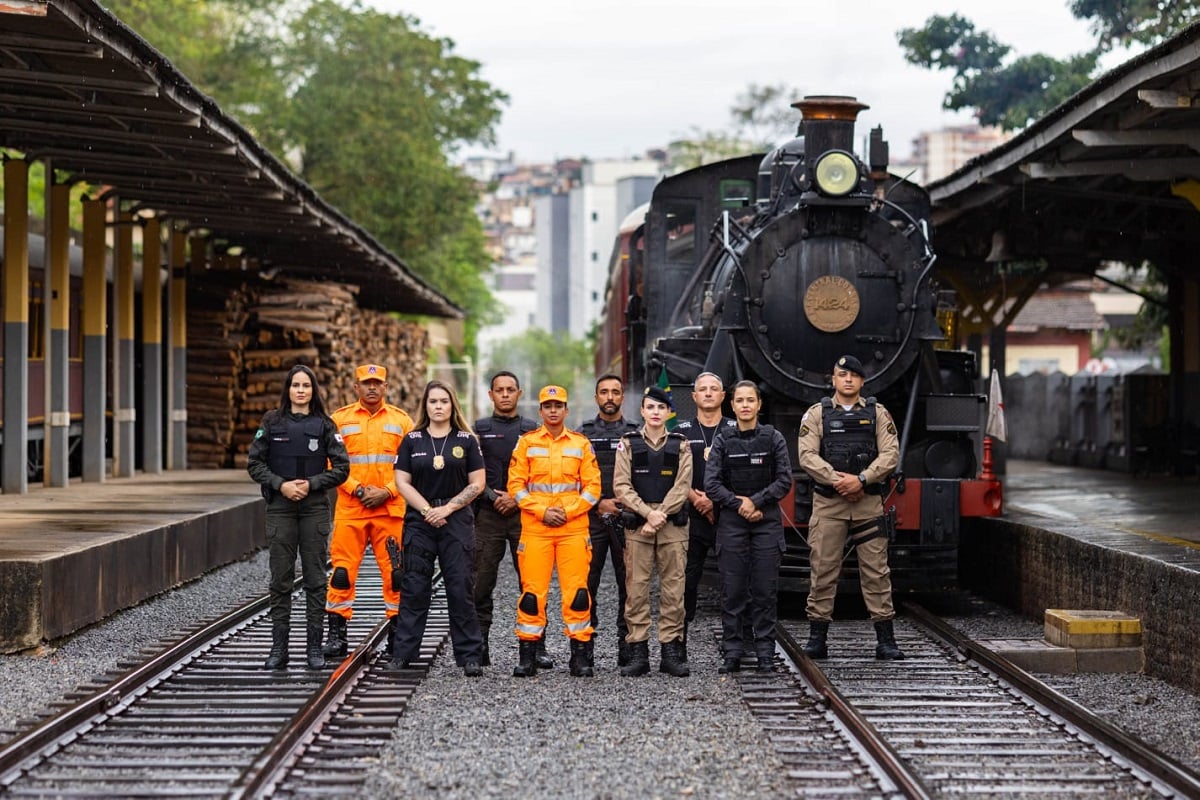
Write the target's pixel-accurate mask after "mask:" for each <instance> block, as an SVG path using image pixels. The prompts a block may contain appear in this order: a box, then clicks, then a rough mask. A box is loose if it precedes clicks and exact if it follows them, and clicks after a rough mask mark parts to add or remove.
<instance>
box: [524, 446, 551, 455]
mask: <svg viewBox="0 0 1200 800" xmlns="http://www.w3.org/2000/svg"><path fill="white" fill-rule="evenodd" d="M525 452H526V453H527V454H529V455H531V456H549V455H550V448H549V447H531V448H529V449H528V450H526V451H525Z"/></svg>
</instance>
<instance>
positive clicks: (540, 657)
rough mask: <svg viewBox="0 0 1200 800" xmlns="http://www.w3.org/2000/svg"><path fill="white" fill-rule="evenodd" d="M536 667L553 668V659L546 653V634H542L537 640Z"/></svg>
mask: <svg viewBox="0 0 1200 800" xmlns="http://www.w3.org/2000/svg"><path fill="white" fill-rule="evenodd" d="M536 660H537V665H538V669H554V659H553V658H551V657H550V656H549V655H548V654H547V653H546V635H545V634H542V635H541V636H539V637H538V640H537V655H536Z"/></svg>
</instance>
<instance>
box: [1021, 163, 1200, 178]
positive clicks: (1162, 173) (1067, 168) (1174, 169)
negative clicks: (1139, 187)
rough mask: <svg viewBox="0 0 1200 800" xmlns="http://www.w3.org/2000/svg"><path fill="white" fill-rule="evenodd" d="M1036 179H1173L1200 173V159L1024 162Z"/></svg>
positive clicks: (1022, 170)
mask: <svg viewBox="0 0 1200 800" xmlns="http://www.w3.org/2000/svg"><path fill="white" fill-rule="evenodd" d="M1020 170H1021V172H1024V173H1025V174H1026V175H1028V176H1029V177H1030V178H1032V179H1035V180H1039V179H1040V180H1054V179H1056V178H1086V177H1089V176H1094V175H1100V176H1112V175H1121V176H1124V177H1126V178H1128V179H1129V180H1131V181H1170V180H1178V179H1181V178H1190V177H1192V176H1197V175H1200V158H1121V159H1110V160H1097V161H1073V162H1068V163H1060V162H1044V161H1042V162H1038V161H1032V162H1028V163H1025V164H1021V165H1020Z"/></svg>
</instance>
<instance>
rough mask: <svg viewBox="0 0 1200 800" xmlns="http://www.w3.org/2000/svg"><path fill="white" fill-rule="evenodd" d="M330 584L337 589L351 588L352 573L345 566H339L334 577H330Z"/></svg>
mask: <svg viewBox="0 0 1200 800" xmlns="http://www.w3.org/2000/svg"><path fill="white" fill-rule="evenodd" d="M329 585H330V586H332V587H333V588H335V589H349V588H350V573H349V572H347V571H346V568H345V567H338V568H337V569H335V570H334V571H333V577H331V578H330V579H329Z"/></svg>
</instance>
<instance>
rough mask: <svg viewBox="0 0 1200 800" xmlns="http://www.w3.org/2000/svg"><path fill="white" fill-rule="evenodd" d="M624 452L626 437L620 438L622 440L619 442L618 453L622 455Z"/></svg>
mask: <svg viewBox="0 0 1200 800" xmlns="http://www.w3.org/2000/svg"><path fill="white" fill-rule="evenodd" d="M624 451H625V437H624V436H622V437H621V438H620V440H619V441H618V442H617V452H618V453H621V452H624Z"/></svg>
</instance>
